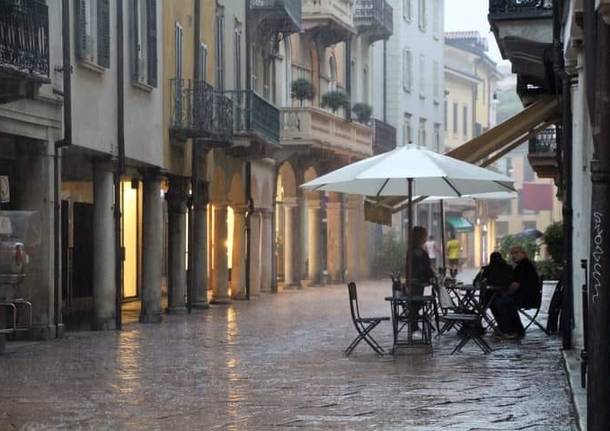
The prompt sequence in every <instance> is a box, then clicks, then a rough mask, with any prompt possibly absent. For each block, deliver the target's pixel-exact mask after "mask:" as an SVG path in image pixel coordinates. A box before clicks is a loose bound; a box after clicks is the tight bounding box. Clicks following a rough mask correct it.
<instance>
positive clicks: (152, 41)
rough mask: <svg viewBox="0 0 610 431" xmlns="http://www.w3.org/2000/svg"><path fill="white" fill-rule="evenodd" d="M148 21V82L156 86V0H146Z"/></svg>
mask: <svg viewBox="0 0 610 431" xmlns="http://www.w3.org/2000/svg"><path fill="white" fill-rule="evenodd" d="M146 1H147V3H146V13H147V16H146V22H147V23H148V35H147V37H148V52H147V54H148V55H147V61H148V67H147V69H148V84H149V85H152V86H153V87H156V86H157V0H146Z"/></svg>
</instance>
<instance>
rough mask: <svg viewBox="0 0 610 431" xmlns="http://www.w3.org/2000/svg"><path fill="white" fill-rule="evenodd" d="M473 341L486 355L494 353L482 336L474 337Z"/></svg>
mask: <svg viewBox="0 0 610 431" xmlns="http://www.w3.org/2000/svg"><path fill="white" fill-rule="evenodd" d="M472 339H473V340H474V342H475V343H476V344H477V345H478V346H479V347H480V348H481V350H483V353H485V354H486V355H487V354H488V353H491V352H492V349H491V346H490V345H489V344H487V342H486V341H485V340H484V339H483V338H481V337H480V336H478V335H475V336H473V337H472Z"/></svg>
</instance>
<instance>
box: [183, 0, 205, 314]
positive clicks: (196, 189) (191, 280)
mask: <svg viewBox="0 0 610 431" xmlns="http://www.w3.org/2000/svg"><path fill="white" fill-rule="evenodd" d="M193 3H194V5H193V7H194V9H193V15H194V20H195V25H194V27H193V29H194V32H193V39H194V40H193V59H194V60H195V61H193V81H194V86H193V87H194V88H195V89H197V88H201V87H200V86H199V81H201V76H199V63H200V61H201V59H200V58H199V55H200V53H199V44H200V43H201V0H195V1H194V2H193ZM200 163H201V148H200V142H199V141H198V140H197V139H196V138H193V139H192V140H191V196H192V200H191V203H190V205H189V236H188V241H189V247H188V250H189V253H188V261H189V262H188V267H189V271H188V272H189V274H188V275H189V276H188V278H187V287H186V308H187V310H188V312H189V313H191V312H192V310H193V294H194V293H195V283H196V282H197V280H198V277H197V276H196V274H195V271H196V270H197V269H196V267H197V265H195V256H196V255H197V253H195V247H197V246H201V245H202V244H197V240H196V237H195V223H197V221H196V220H195V217H196V216H200V213H199V214H197V213H198V211H196V210H195V208H200V206H199V205H200V204H201V198H202V196H201V193H200V190H201V187H200V185H201V166H200Z"/></svg>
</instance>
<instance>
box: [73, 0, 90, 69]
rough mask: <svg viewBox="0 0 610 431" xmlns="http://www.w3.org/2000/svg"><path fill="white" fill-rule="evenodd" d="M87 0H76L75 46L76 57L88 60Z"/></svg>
mask: <svg viewBox="0 0 610 431" xmlns="http://www.w3.org/2000/svg"><path fill="white" fill-rule="evenodd" d="M85 1H86V0H74V42H75V44H74V46H75V49H76V51H75V52H76V57H77V58H79V59H81V60H83V59H86V58H87V16H86V13H87V7H86V5H85Z"/></svg>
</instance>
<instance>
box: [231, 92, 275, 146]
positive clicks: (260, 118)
mask: <svg viewBox="0 0 610 431" xmlns="http://www.w3.org/2000/svg"><path fill="white" fill-rule="evenodd" d="M224 94H225V95H226V96H227V97H228V98H229V99H230V100H231V103H232V105H233V131H234V132H235V133H242V134H251V135H254V136H255V137H256V138H258V139H261V140H262V141H264V142H265V143H267V144H271V145H278V144H279V140H280V111H279V109H278V108H276V107H275V106H273V105H272V104H271V103H269V102H267V101H266V100H265V99H263V98H262V97H261V96H259V95H258V94H256V93H255V92H254V91H252V90H232V91H225V92H224Z"/></svg>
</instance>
